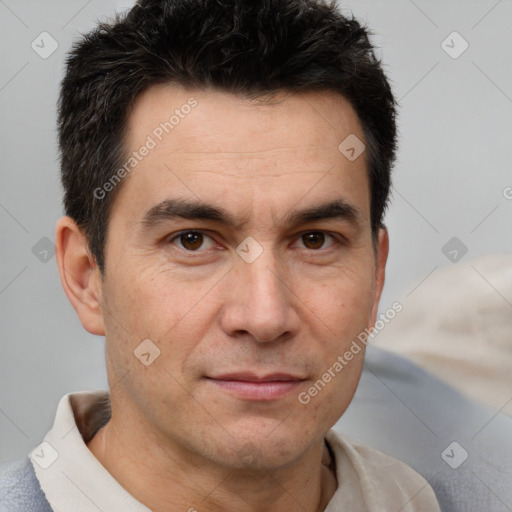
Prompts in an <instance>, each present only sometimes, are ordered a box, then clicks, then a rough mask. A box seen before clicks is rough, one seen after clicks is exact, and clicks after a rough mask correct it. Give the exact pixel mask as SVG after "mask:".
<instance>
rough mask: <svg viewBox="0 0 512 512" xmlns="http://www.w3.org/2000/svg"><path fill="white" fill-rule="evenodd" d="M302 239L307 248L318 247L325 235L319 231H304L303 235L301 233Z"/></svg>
mask: <svg viewBox="0 0 512 512" xmlns="http://www.w3.org/2000/svg"><path fill="white" fill-rule="evenodd" d="M302 241H303V242H304V245H305V246H306V247H308V248H309V249H320V247H322V245H323V244H324V241H325V235H324V234H323V233H319V232H314V233H306V234H305V235H302Z"/></svg>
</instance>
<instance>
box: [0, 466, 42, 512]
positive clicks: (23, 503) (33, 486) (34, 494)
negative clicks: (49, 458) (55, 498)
mask: <svg viewBox="0 0 512 512" xmlns="http://www.w3.org/2000/svg"><path fill="white" fill-rule="evenodd" d="M22 511H23V512H52V509H51V507H50V505H49V504H48V502H47V501H46V498H45V496H44V493H43V491H42V490H41V486H40V485H39V481H38V480H37V477H36V475H35V472H34V468H33V466H32V463H31V461H30V459H29V458H28V457H25V458H23V459H19V460H16V461H14V462H8V463H3V464H0V512H22Z"/></svg>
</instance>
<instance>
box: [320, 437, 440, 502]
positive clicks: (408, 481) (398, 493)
mask: <svg viewBox="0 0 512 512" xmlns="http://www.w3.org/2000/svg"><path fill="white" fill-rule="evenodd" d="M326 440H327V442H328V443H329V445H330V446H331V448H332V450H333V452H334V455H335V457H336V469H337V474H338V475H340V476H341V478H343V474H345V475H347V473H349V471H350V472H353V473H354V474H355V476H356V478H357V482H358V485H359V487H360V490H361V495H362V496H363V499H364V501H365V504H366V505H367V510H371V511H373V510H376V511H377V510H380V511H387V510H395V508H396V507H398V508H396V510H401V511H402V512H424V511H428V512H440V508H439V504H438V501H437V499H436V495H435V493H434V491H433V489H432V487H431V486H430V484H429V483H428V482H427V481H426V480H425V479H424V478H423V477H422V476H421V475H420V474H419V473H417V472H416V471H415V470H414V469H412V468H411V467H409V466H408V465H407V464H405V463H403V462H401V461H399V460H398V459H395V458H394V457H391V456H390V455H387V454H385V453H383V452H381V451H379V450H376V449H375V448H372V447H370V446H365V445H360V444H356V443H352V442H351V441H349V440H348V439H347V438H346V437H344V436H343V435H341V434H340V433H339V432H336V431H334V430H330V431H329V432H328V434H327V436H326Z"/></svg>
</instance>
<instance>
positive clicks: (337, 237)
mask: <svg viewBox="0 0 512 512" xmlns="http://www.w3.org/2000/svg"><path fill="white" fill-rule="evenodd" d="M187 233H199V234H201V235H203V236H205V237H208V238H210V239H211V240H213V238H212V237H211V236H210V235H208V234H207V233H206V232H205V231H202V230H200V229H187V230H184V231H179V232H178V233H175V234H173V235H171V238H169V239H168V243H170V244H172V243H173V242H174V241H175V240H179V239H180V237H181V236H182V235H185V234H187ZM311 233H322V234H323V235H326V236H328V237H331V238H332V239H333V240H334V243H333V244H331V245H330V246H328V247H327V249H328V248H330V247H332V246H333V245H336V244H338V245H343V242H344V238H343V237H342V235H339V234H337V233H331V232H329V231H323V230H309V231H303V232H302V233H299V234H298V236H297V239H299V240H301V239H302V237H303V236H304V235H307V234H311ZM178 249H180V250H182V251H185V252H187V253H190V254H199V253H203V252H206V251H207V250H208V249H206V250H199V249H198V250H196V251H191V250H189V249H186V248H185V247H178ZM301 249H306V250H307V249H308V248H307V247H301ZM309 250H310V251H313V252H319V251H321V250H325V249H309Z"/></svg>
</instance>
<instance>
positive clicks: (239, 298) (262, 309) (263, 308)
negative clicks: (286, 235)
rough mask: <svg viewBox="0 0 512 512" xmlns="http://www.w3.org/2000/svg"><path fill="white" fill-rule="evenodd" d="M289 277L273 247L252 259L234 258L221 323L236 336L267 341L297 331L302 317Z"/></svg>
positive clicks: (231, 334)
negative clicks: (249, 260)
mask: <svg viewBox="0 0 512 512" xmlns="http://www.w3.org/2000/svg"><path fill="white" fill-rule="evenodd" d="M289 281H290V279H289V278H287V275H286V272H284V271H283V269H280V268H279V266H278V264H277V262H276V261H275V257H274V255H273V253H272V251H271V250H270V249H267V250H264V251H263V253H262V254H261V256H260V257H259V258H258V259H257V260H256V261H253V262H252V263H247V262H246V261H244V260H243V259H242V258H238V259H237V260H236V261H235V265H234V268H233V271H232V273H231V277H230V280H229V283H228V286H227V289H226V295H225V302H224V307H223V308H222V310H221V311H222V312H221V326H222V329H223V330H224V332H226V333H227V334H228V335H230V336H232V337H236V338H250V339H253V340H255V341H257V342H261V343H268V342H272V341H277V340H280V341H283V340H284V339H286V338H289V337H291V336H293V335H295V334H296V333H297V331H298V329H299V324H300V318H299V315H298V313H297V297H296V296H295V295H294V293H293V290H292V287H291V283H290V282H289Z"/></svg>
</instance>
